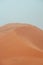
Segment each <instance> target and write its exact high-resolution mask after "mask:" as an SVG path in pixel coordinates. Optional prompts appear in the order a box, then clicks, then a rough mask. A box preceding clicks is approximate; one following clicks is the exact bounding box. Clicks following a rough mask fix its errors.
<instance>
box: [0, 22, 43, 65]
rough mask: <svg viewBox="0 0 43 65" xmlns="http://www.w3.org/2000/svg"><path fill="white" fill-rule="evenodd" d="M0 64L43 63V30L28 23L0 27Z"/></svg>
mask: <svg viewBox="0 0 43 65" xmlns="http://www.w3.org/2000/svg"><path fill="white" fill-rule="evenodd" d="M0 65H43V31H42V30H41V29H39V28H37V27H35V26H33V25H28V24H15V23H12V24H7V25H4V26H2V27H0Z"/></svg>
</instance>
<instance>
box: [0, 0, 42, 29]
mask: <svg viewBox="0 0 43 65" xmlns="http://www.w3.org/2000/svg"><path fill="white" fill-rule="evenodd" d="M7 23H28V24H33V25H36V26H38V27H39V28H41V29H43V0H0V26H2V25H5V24H7Z"/></svg>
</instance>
